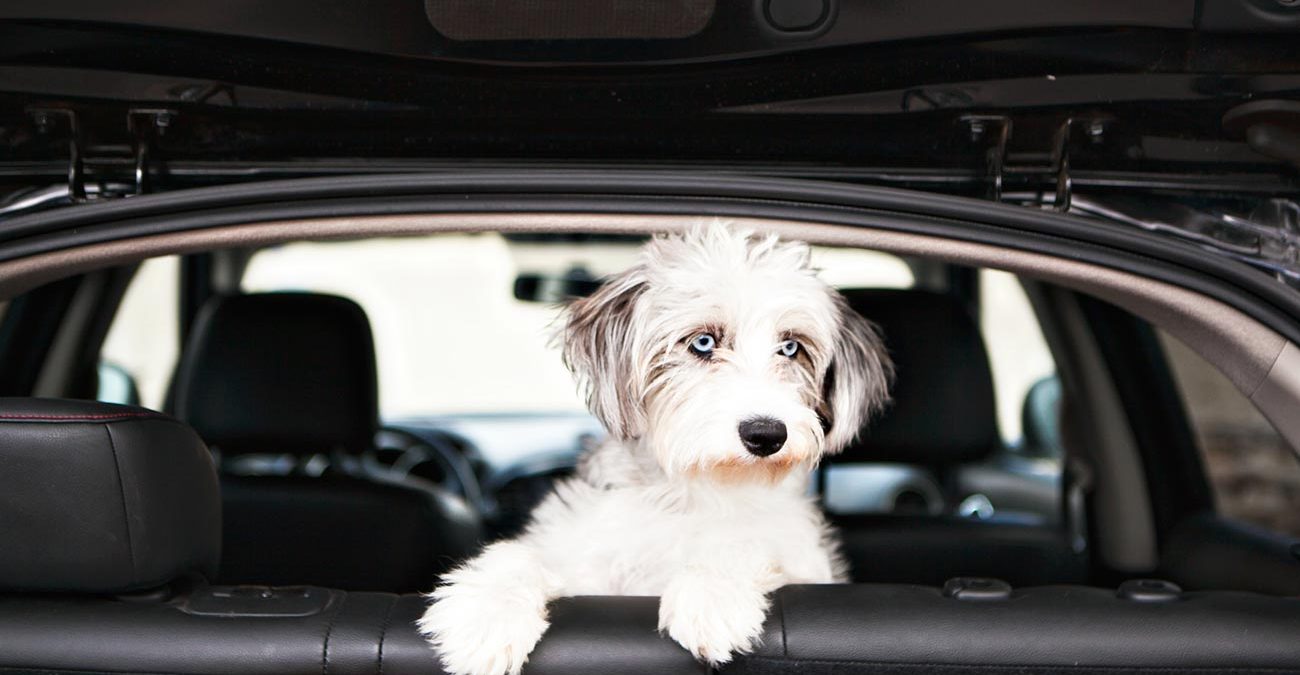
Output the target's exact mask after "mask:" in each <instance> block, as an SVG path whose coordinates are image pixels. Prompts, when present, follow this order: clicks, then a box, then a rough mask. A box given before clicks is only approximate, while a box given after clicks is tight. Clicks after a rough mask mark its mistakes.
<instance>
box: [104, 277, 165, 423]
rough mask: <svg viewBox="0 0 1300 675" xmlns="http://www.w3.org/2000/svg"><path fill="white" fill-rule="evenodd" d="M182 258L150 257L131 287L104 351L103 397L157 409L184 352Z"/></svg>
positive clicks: (114, 322)
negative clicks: (181, 334)
mask: <svg viewBox="0 0 1300 675" xmlns="http://www.w3.org/2000/svg"><path fill="white" fill-rule="evenodd" d="M179 282H180V259H179V258H177V257H176V256H169V257H164V258H151V259H149V260H146V261H144V263H142V264H141V265H140V269H139V270H138V271H137V272H136V274H135V277H134V278H133V279H132V280H131V285H130V286H128V287H127V290H126V294H125V295H124V296H123V297H122V304H121V305H120V306H119V307H118V310H117V315H116V316H114V317H113V324H112V326H111V327H110V328H109V330H108V336H107V337H106V338H105V340H104V346H103V347H102V349H101V350H100V367H99V373H100V377H99V382H100V388H99V394H98V396H97V398H99V400H101V401H108V402H111V403H130V402H134V401H132V400H131V399H132V398H133V396H134V394H133V390H134V392H138V399H139V401H138V402H139V403H140V405H143V406H145V407H148V408H155V409H159V408H161V407H162V406H163V400H164V398H165V397H166V395H167V386H168V384H169V383H170V381H171V374H172V370H173V369H174V368H175V366H176V359H177V355H178V354H179V352H180V318H179V312H180V304H179V302H180V300H179V295H180V289H179Z"/></svg>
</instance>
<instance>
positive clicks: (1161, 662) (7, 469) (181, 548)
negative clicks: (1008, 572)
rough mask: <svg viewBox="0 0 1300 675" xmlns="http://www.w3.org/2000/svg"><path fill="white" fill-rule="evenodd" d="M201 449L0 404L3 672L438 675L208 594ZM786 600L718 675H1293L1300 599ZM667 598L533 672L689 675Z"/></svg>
mask: <svg viewBox="0 0 1300 675" xmlns="http://www.w3.org/2000/svg"><path fill="white" fill-rule="evenodd" d="M220 519H221V513H220V496H219V494H218V488H217V477H216V473H215V470H214V468H213V465H212V461H211V457H210V455H209V454H208V451H207V448H206V447H205V446H204V445H203V443H202V441H201V440H200V439H199V438H198V436H197V435H196V434H195V433H194V432H193V431H192V430H190V429H189V428H188V427H186V426H185V425H183V424H180V423H178V422H177V421H175V420H174V419H171V418H168V417H166V416H164V415H161V414H158V413H154V412H151V411H147V410H142V409H139V408H130V407H125V406H114V405H108V404H100V403H91V402H85V401H49V400H36V399H0V533H3V535H4V539H3V543H4V545H3V546H0V672H3V673H91V672H93V673H186V674H191V675H210V674H211V675H215V674H217V673H249V674H253V675H257V674H268V675H269V674H281V673H330V674H332V675H346V674H349V673H357V674H367V675H405V674H408V673H409V674H412V675H415V674H425V673H427V674H435V673H439V672H441V670H440V668H439V667H438V662H437V658H436V655H435V654H434V652H433V651H432V650H431V649H430V648H429V647H428V645H427V644H426V643H425V642H424V641H423V640H422V639H421V638H420V636H419V635H418V633H417V632H416V629H415V621H416V619H417V618H418V617H419V616H420V614H421V613H422V612H423V610H424V606H425V601H424V600H423V598H421V597H419V596H417V595H395V594H390V593H370V592H347V591H340V590H331V589H326V588H318V587H314V586H293V587H283V588H274V587H263V586H244V587H232V586H211V585H208V584H207V583H206V581H205V580H206V579H209V578H211V577H212V575H213V574H214V572H215V571H216V567H217V561H218V558H219V556H220V552H219V550H218V549H219V547H220V544H221V535H220V531H221V523H220ZM968 587H969V588H973V589H975V590H976V591H978V592H976V593H974V594H973V595H972V597H966V596H965V595H963V594H962V593H961V592H956V593H946V592H943V591H941V590H940V589H938V588H931V587H924V586H911V585H908V586H892V585H884V584H869V585H862V586H847V585H818V586H791V587H786V588H783V589H780V590H778V591H776V593H774V594H773V598H772V611H771V612H769V613H768V617H767V623H766V627H765V630H764V636H763V640H762V644H761V645H759V646H758V648H757V649H756V650H755V652H754V653H753V654H751V655H748V656H742V657H739V658H737V659H736V661H735V662H734V663H733V664H731V665H729V666H728V667H726V668H724V669H723V672H726V673H733V672H734V673H761V674H765V675H774V674H777V673H805V674H806V673H827V674H829V673H916V674H921V673H942V674H945V675H948V674H950V675H959V674H961V675H966V674H969V673H971V672H989V673H994V672H1017V673H1028V672H1034V673H1050V674H1062V675H1064V674H1067V673H1069V674H1073V673H1079V674H1081V675H1082V674H1087V673H1098V672H1106V673H1149V674H1154V673H1162V674H1165V673H1171V672H1195V673H1197V674H1198V675H1220V674H1223V675H1229V674H1231V675H1247V674H1250V675H1255V674H1259V675H1264V674H1265V673H1267V674H1270V675H1276V674H1277V673H1284V672H1286V673H1289V672H1300V650H1297V649H1296V648H1295V636H1296V635H1297V634H1300V601H1297V600H1296V599H1295V598H1289V597H1277V596H1267V595H1260V594H1255V593H1242V592H1228V593H1215V592H1198V593H1179V592H1178V591H1177V590H1176V589H1172V590H1171V589H1167V588H1162V587H1161V586H1160V585H1159V584H1155V585H1154V586H1152V585H1151V584H1149V583H1148V584H1141V585H1138V586H1136V587H1135V588H1131V589H1130V592H1127V593H1126V592H1125V591H1124V588H1123V587H1122V588H1121V589H1120V592H1118V593H1117V592H1116V591H1115V590H1112V589H1100V588H1083V587H1077V586H1076V587H1062V586H1056V587H1047V588H1031V589H1023V590H1013V589H1009V588H1008V589H1004V590H1002V591H998V589H996V588H982V587H978V586H974V585H970V586H968ZM657 606H658V601H657V599H655V598H642V597H582V598H565V599H561V600H557V601H556V602H554V603H552V606H551V608H550V619H551V626H550V628H549V629H548V630H547V633H546V636H545V637H544V638H543V640H542V642H541V643H540V644H539V645H538V647H537V649H536V651H534V652H533V654H532V656H531V658H530V660H529V663H528V665H527V667H526V668H525V670H524V672H525V673H526V674H527V675H552V674H555V675H559V674H564V675H596V674H602V675H603V674H604V673H623V674H627V675H643V674H644V675H652V674H653V675H676V674H679V673H683V674H686V673H695V674H702V673H707V672H709V669H708V668H707V667H704V666H701V665H700V664H699V663H696V662H695V661H694V660H693V659H692V658H691V656H690V654H688V653H687V652H686V651H685V650H683V649H682V648H680V647H678V646H677V645H676V644H675V643H673V642H672V641H671V640H669V639H668V638H665V637H662V636H660V635H659V634H658V633H657V632H656V631H655V625H656V620H657Z"/></svg>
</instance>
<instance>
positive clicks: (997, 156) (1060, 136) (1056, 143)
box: [961, 115, 1111, 212]
mask: <svg viewBox="0 0 1300 675" xmlns="http://www.w3.org/2000/svg"><path fill="white" fill-rule="evenodd" d="M961 121H962V122H963V123H964V124H966V125H967V128H969V129H970V134H971V140H972V141H976V142H978V141H981V140H982V139H984V138H986V137H987V138H989V139H991V142H990V145H989V148H988V150H987V151H986V152H985V176H986V178H985V183H986V184H987V185H988V188H987V189H986V191H985V192H986V196H987V198H988V199H990V200H992V201H995V202H1000V201H1002V199H1003V193H1004V189H1005V186H1006V181H1007V176H1008V175H1013V174H1014V175H1017V176H1024V177H1026V179H1027V182H1029V183H1030V184H1033V183H1034V182H1040V181H1045V182H1049V183H1050V184H1052V185H1054V186H1055V190H1054V191H1053V194H1052V197H1051V200H1050V204H1051V205H1052V207H1053V208H1055V209H1056V210H1057V211H1061V212H1066V211H1069V210H1070V200H1071V198H1072V187H1073V183H1072V180H1071V177H1070V154H1071V152H1072V150H1073V149H1074V147H1075V144H1077V143H1078V142H1079V140H1080V131H1082V132H1083V133H1084V134H1085V135H1086V137H1087V138H1088V139H1089V141H1090V142H1093V143H1099V142H1101V140H1102V138H1103V137H1104V135H1105V131H1106V126H1107V125H1108V124H1109V123H1110V121H1111V120H1110V118H1109V117H1067V118H1066V119H1065V120H1064V121H1062V122H1061V124H1060V126H1058V127H1057V129H1056V132H1055V133H1053V134H1052V145H1051V148H1050V150H1049V152H1048V153H1046V157H1047V158H1048V163H1047V164H1046V165H1041V164H1037V165H1036V164H1025V165H1018V166H1013V165H1009V164H1008V163H1007V143H1008V142H1009V141H1010V140H1011V132H1012V121H1011V118H1009V117H1007V116H1005V115H965V116H963V117H962V118H961ZM1046 203H1049V202H1048V200H1047V197H1046V195H1044V196H1043V197H1042V198H1040V199H1039V200H1037V204H1036V205H1038V206H1042V205H1044V204H1046Z"/></svg>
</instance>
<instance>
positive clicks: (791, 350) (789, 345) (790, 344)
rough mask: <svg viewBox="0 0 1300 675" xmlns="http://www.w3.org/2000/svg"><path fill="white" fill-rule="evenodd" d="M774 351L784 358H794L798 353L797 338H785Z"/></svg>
mask: <svg viewBox="0 0 1300 675" xmlns="http://www.w3.org/2000/svg"><path fill="white" fill-rule="evenodd" d="M776 352H777V353H778V354H780V355H781V356H784V357H786V358H791V359H793V358H794V355H795V354H798V353H799V342H798V341H797V340H786V341H785V342H782V343H781V345H780V346H778V347H777V348H776Z"/></svg>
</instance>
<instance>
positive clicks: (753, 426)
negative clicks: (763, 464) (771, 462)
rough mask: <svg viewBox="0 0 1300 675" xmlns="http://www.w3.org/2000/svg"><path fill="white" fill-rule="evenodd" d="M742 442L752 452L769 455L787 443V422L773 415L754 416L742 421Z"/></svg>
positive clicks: (740, 430) (762, 455) (740, 428)
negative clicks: (773, 417) (774, 417)
mask: <svg viewBox="0 0 1300 675" xmlns="http://www.w3.org/2000/svg"><path fill="white" fill-rule="evenodd" d="M737 431H739V432H740V442H741V443H744V444H745V449H746V450H748V451H749V452H750V454H753V455H758V456H759V457H767V456H768V455H772V454H775V453H776V452H777V451H778V450H780V449H781V446H783V445H785V439H786V429H785V423H784V422H781V421H780V420H774V419H772V418H771V417H754V418H751V419H747V420H745V421H744V422H741V423H740V426H739V427H738V428H737Z"/></svg>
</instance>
